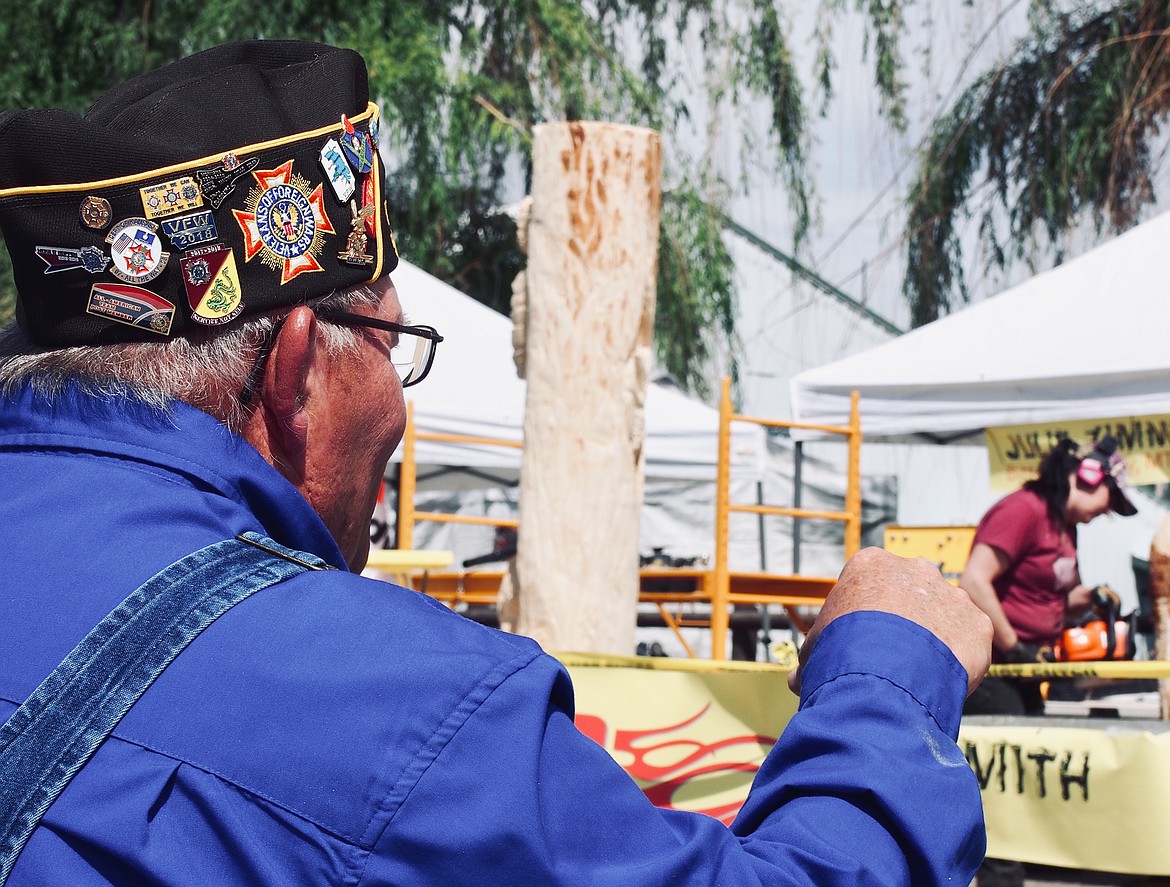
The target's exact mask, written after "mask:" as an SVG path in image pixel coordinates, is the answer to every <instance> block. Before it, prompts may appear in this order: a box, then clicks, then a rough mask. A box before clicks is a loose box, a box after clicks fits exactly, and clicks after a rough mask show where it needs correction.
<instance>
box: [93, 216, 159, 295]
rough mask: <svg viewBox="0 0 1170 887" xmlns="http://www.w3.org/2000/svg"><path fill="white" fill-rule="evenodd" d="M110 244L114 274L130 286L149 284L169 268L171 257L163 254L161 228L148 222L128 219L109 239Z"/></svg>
mask: <svg viewBox="0 0 1170 887" xmlns="http://www.w3.org/2000/svg"><path fill="white" fill-rule="evenodd" d="M106 242H107V243H108V244H110V258H111V259H113V264H111V265H110V273H111V274H113V275H114V276H115V277H117V278H119V279H120V280H124V281H126V283H147V282H149V281H151V280H154V279H155V278H156V277H158V276H159V275H160V274H162V272H163V269H164V268H166V266H167V260H168V259H170V257H171V254H170V253H167V252H163V248H162V241H161V240H160V239H159V236H158V225H156V224H155V223H154V222H150V221H147V220H146V219H139V218H134V219H126V220H125V221H122V222H119V223H118V224H117V225H115V226H114V227H113V228H112V229H111V230H110V233H109V234H108V235H107V236H106Z"/></svg>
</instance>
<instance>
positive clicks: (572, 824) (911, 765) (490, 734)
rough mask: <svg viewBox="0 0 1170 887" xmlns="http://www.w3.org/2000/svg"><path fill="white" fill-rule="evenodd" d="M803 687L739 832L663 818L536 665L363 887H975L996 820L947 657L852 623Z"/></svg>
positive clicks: (451, 755) (445, 770) (693, 819)
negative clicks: (964, 751)
mask: <svg viewBox="0 0 1170 887" xmlns="http://www.w3.org/2000/svg"><path fill="white" fill-rule="evenodd" d="M804 687H805V690H804V692H803V694H802V705H801V710H800V712H799V713H798V714H797V715H796V716H795V717H794V718H793V719H792V721H791V723H790V724H789V726H788V727H787V728H786V730H785V733H784V735H783V736H782V737H781V740H780V741H779V742H778V743H777V745H776V747H775V748H774V749H773V751H772V752H771V753H770V755H769V756H768V758H767V760H766V761H765V764H764V766H763V767H762V768H761V770H760V772H759V774H758V776H757V779H756V781H755V783H754V785H753V788H752V791H751V794H750V795H749V798H748V800H747V802H746V803H745V805H744V807H743V809H742V810H741V813H740V816H739V817H738V818H737V820H736V822H735V823H734V824H733V826H732V827H731V828H727V827H725V826H724V825H722V824H721V823H720V822H719V821H717V820H715V819H713V818H710V817H707V816H704V815H702V814H696V813H688V812H684V811H674V810H661V809H658V808H655V807H653V806H652V805H651V804H650V803H649V802H648V801H647V800H646V797H645V796H644V795H643V794H642V792H641V791H640V790H639V789H638V788H637V786H635V785H634V783H633V782H632V781H631V780H630V779H629V778H628V777H627V776H626V774H625V773H624V771H622V770H621V768H620V767H618V765H617V764H616V763H615V762H614V761H613V760H612V759H611V758H610V757H609V755H608V754H607V753H606V752H605V750H604V749H602V748H601V747H600V746H598V745H596V744H595V743H594V742H593V741H592V740H589V739H587V738H586V737H584V736H583V735H581V734H580V733H579V732H578V731H577V730H576V728H575V727H574V726H573V723H572V699H571V687H570V685H569V682H568V677H567V675H566V674H565V673H564V671H563V670H562V669H560V668H559V666H558V664H557V663H555V661H553V660H551V659H549V658H548V657H544V656H541V657H538V658H536V659H535V660H533V661H532V662H531V663H529V664H528V665H527V666H526V667H524V668H522V669H520V670H518V671H516V672H514V673H512V674H511V675H510V676H508V677H507V678H505V679H504V680H502V681H501V682H500V684H499V686H498V687H496V688H495V689H494V690H493V691H492V692H490V693H489V694H487V695H486V697H485V698H484V700H483V701H482V703H480V704H478V706H477V707H476V709H475V711H474V712H472V713H471V714H470V715H469V716H468V717H467V718H466V719H465V720H464V721H463V722H462V723H461V724H460V726H459V727H458V729H456V730H454V731H453V733H452V735H451V736H450V738H449V739H446V740H445V741H444V744H443V748H442V749H441V751H440V752H439V753H438V754H437V755H436V756H435V758H434V759H433V761H432V762H431V763H430V765H429V766H428V767H427V768H426V770H425V772H424V773H423V774H422V775H421V776H420V778H419V779H418V780H417V782H416V783H414V784H413V785H412V786H411V788H410V791H409V793H408V794H407V796H406V798H405V800H404V801H403V802H402V803H401V804H400V805H399V806H398V808H397V810H396V812H395V813H394V815H393V817H392V818H391V819H390V821H389V823H388V824H387V826H386V828H385V829H384V831H383V832H382V834H381V836H380V838H379V839H378V841H377V843H376V846H375V847H374V850H373V852H372V854H371V855H370V857H369V860H368V864H367V866H366V869H365V871H364V873H363V877H362V878H361V883H362V884H364V885H375V884H377V885H381V884H397V885H402V884H410V885H423V884H428V885H450V884H470V883H474V884H507V885H526V884H531V885H554V884H564V885H581V884H589V885H592V887H610V885H612V887H634V885H646V887H650V885H655V887H658V885H663V884H670V885H700V884H702V885H720V887H726V885H763V884H768V885H814V884H816V885H827V884H851V885H852V884H857V885H871V884H872V885H878V884H888V885H895V884H897V885H904V884H921V885H926V884H945V883H955V884H960V885H962V887H966V885H967V884H968V883H970V880H971V878H972V877H973V875H974V871H975V868H976V866H977V865H978V863H979V861H980V859H981V858H982V855H983V822H982V813H981V806H980V799H979V792H978V788H977V785H976V782H975V778H974V775H973V774H972V773H971V770H970V768H969V767H968V766H967V764H966V762H965V760H964V759H963V757H962V755H961V754H960V752H959V750H958V748H957V746H956V745H955V742H954V736H955V735H956V733H957V729H958V721H959V716H960V710H961V706H962V700H963V697H964V694H965V688H966V676H965V674H963V670H962V668H961V667H960V666H959V664H958V662H956V661H955V659H954V658H953V656H952V655H951V654H950V652H949V651H948V650H947V649H946V648H945V647H943V646H942V645H941V644H939V643H938V642H937V641H936V640H935V639H934V638H933V636H931V635H930V634H929V633H928V632H926V631H924V630H922V629H921V628H919V627H918V626H915V625H913V624H911V623H910V622H907V621H906V620H902V619H899V618H898V617H894V616H888V615H886V614H878V613H858V614H852V615H850V616H845V617H841V618H840V619H838V620H836V621H835V622H833V623H832V624H830V626H829V627H828V628H827V629H826V631H825V632H824V633H823V634H822V636H821V638H820V640H819V641H818V643H817V646H816V647H815V648H814V652H813V655H812V657H811V658H810V661H809V663H808V665H807V667H806V672H805V677H804Z"/></svg>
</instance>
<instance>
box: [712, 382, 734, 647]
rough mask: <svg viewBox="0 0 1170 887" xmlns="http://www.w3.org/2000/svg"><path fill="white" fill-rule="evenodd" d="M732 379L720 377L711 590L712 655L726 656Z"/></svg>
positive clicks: (728, 619) (729, 616)
mask: <svg viewBox="0 0 1170 887" xmlns="http://www.w3.org/2000/svg"><path fill="white" fill-rule="evenodd" d="M731 417H732V409H731V379H730V378H729V377H727V376H724V377H723V392H722V396H721V397H720V399H719V459H718V469H717V471H716V482H715V576H714V580H715V581H714V586H715V587H714V588H713V589H712V590H711V658H712V659H726V658H727V629H728V623H729V621H730V618H731V614H730V613H729V612H728V607H729V606H730V602H729V601H728V599H727V598H728V596H729V594H730V591H731V574H730V570H729V569H728V565H727V536H728V510H729V509H730V507H731Z"/></svg>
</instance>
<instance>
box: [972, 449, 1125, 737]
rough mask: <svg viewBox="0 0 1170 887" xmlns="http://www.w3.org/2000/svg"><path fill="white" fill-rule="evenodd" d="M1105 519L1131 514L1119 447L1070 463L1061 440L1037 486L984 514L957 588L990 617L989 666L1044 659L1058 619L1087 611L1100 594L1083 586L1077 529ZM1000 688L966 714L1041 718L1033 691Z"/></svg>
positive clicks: (1071, 453) (1022, 686)
mask: <svg viewBox="0 0 1170 887" xmlns="http://www.w3.org/2000/svg"><path fill="white" fill-rule="evenodd" d="M1111 511H1112V512H1115V513H1117V514H1121V515H1131V514H1134V513H1135V512H1136V511H1137V509H1136V508H1134V505H1133V503H1132V502H1131V501H1130V500H1129V498H1128V496H1127V495H1126V489H1125V461H1124V460H1123V459H1122V457H1121V454H1120V453H1119V452H1118V451H1117V441H1115V440H1114V439H1113V438H1112V437H1104V438H1102V439H1101V440H1100V441H1098V442H1097V444H1096V445H1095V446H1094V447H1093V449H1092V451H1091V452H1090V453H1089V454H1088V455H1086V456H1084V457H1081V456H1078V455H1077V451H1076V443H1075V442H1073V441H1071V440H1063V441H1061V442H1060V443H1058V444H1057V445H1056V446H1055V447H1053V449H1052V450H1051V452H1049V453H1048V455H1047V456H1045V457H1044V461H1043V462H1041V464H1040V471H1039V476H1038V477H1037V478H1036V479H1035V480H1031V481H1028V483H1026V484H1024V486H1023V488H1022V489H1019V490H1017V491H1016V492H1014V493H1011V494H1010V495H1008V496H1005V497H1004V498H1003V499H1001V500H1000V501H999V502H997V503H996V504H995V505H993V506H992V507H991V509H990V510H989V511H988V512H987V514H985V515H984V516H983V519H982V520H981V521H980V522H979V527H978V529H977V530H976V531H975V539H974V542H973V543H972V545H971V554H970V557H969V558H968V560H967V566H966V569H965V570H964V571H963V575H962V577H960V579H959V585H961V586H962V587H963V588H964V589H965V590H966V591H967V593H968V594H969V595H971V599H972V600H973V601H974V602H975V603H976V604H977V605H978V606H979V608H980V609H982V610H983V611H984V612H985V613H987V615H988V616H989V617H991V624H992V626H993V628H994V631H995V636H994V648H995V649H994V661H996V662H1038V661H1046V660H1050V659H1051V658H1052V646H1053V644H1055V642H1056V640H1057V638H1059V637H1060V633H1061V632H1062V631H1063V630H1064V627H1065V622H1066V615H1070V614H1071V615H1076V614H1079V613H1081V612H1083V611H1084V610H1086V609H1088V608H1089V607H1090V606H1091V605H1092V604H1093V603H1094V598H1095V595H1097V594H1100V593H1101V592H1098V591H1097V589H1094V588H1090V587H1088V586H1086V585H1084V583H1082V582H1081V577H1080V572H1079V570H1078V567H1077V525H1078V524H1087V523H1088V522H1089V521H1091V520H1093V518H1095V517H1097V516H1099V515H1102V514H1107V513H1109V512H1111ZM989 680H990V679H989ZM984 683H988V681H985V682H984ZM1000 683H1002V682H1001V681H992V686H991V687H989V688H987V691H986V692H984V693H981V694H978V696H979V698H976V697H975V696H972V698H971V699H970V700H968V711H969V712H973V711H975V710H976V709H979V710H980V713H995V714H1040V713H1041V712H1042V710H1043V700H1042V699H1041V697H1040V690H1039V685H1038V684H1036V683H1023V682H1018V681H1012V682H1010V683H1007V685H1006V687H999V686H997V685H998V684H1000ZM1008 689H1010V690H1012V691H1014V693H1007V690H1008ZM992 695H994V696H995V697H996V700H995V701H996V702H998V704H994V703H993V705H992V707H993V709H994V710H993V711H988V710H987V709H986V707H985V705H984V704H985V703H992V700H991V699H987V698H985V697H989V696H992ZM1013 695H1014V696H1016V697H1017V699H1014V700H1013V699H1012V696H1013ZM1000 697H1003V698H1002V699H1001V698H1000Z"/></svg>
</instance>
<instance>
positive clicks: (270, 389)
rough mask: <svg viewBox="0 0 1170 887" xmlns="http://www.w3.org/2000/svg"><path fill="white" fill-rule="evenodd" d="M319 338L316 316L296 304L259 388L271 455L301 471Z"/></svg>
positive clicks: (277, 338)
mask: <svg viewBox="0 0 1170 887" xmlns="http://www.w3.org/2000/svg"><path fill="white" fill-rule="evenodd" d="M316 341H317V316H316V315H315V314H314V313H313V311H312V309H310V308H306V307H304V306H303V305H302V306H300V307H298V308H294V309H293V310H292V313H290V314H289V315H288V318H287V319H286V320H285V322H284V326H283V327H282V328H281V330H280V332H279V333H278V334H277V336H276V341H275V342H274V343H273V346H272V353H271V354H270V355H269V358H268V365H267V366H266V367H265V370H264V382H263V384H262V386H261V388H260V400H261V403H262V405H263V409H264V411H265V419H266V422H265V424H266V426H267V432H268V438H269V446H270V449H271V451H272V456H273V458H274V459H275V460H276V462H277V464H278V465H283V466H284V467H285V468H287V469H292V470H293V471H294V472H295V473H298V474H299V473H300V472H301V471H302V469H303V467H304V455H305V447H306V445H307V442H308V439H309V418H308V413H307V412H306V410H305V392H306V384H307V381H308V377H309V370H310V368H311V367H312V363H313V357H314V353H315V349H316Z"/></svg>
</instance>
